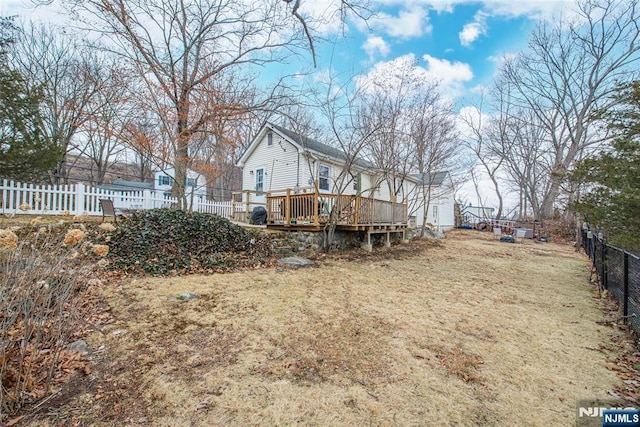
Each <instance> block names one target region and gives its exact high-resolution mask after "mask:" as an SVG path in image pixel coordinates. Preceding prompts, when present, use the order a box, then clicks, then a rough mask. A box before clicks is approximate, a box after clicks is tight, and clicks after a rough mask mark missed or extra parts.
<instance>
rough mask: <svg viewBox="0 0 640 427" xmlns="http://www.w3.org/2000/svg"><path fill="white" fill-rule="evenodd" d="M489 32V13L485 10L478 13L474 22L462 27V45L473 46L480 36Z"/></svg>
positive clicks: (460, 35)
mask: <svg viewBox="0 0 640 427" xmlns="http://www.w3.org/2000/svg"><path fill="white" fill-rule="evenodd" d="M486 34H487V15H486V14H485V13H483V12H478V13H476V16H475V18H474V20H473V22H470V23H468V24H466V25H465V26H464V27H462V31H460V34H459V35H458V37H460V44H461V45H462V46H465V47H466V46H471V44H472V43H473V42H475V41H476V40H477V39H478V37H480V36H483V35H486Z"/></svg>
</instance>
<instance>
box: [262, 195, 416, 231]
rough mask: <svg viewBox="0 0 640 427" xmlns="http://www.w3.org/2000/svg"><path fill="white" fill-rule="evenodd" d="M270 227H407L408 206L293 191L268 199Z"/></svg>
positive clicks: (353, 196) (354, 196)
mask: <svg viewBox="0 0 640 427" xmlns="http://www.w3.org/2000/svg"><path fill="white" fill-rule="evenodd" d="M267 218H268V220H267V221H268V224H272V225H284V226H292V225H315V226H319V225H321V224H326V223H327V222H329V221H330V220H331V218H333V219H334V220H335V222H336V224H338V225H344V226H364V225H383V224H384V225H407V220H408V217H407V205H406V204H404V203H395V202H389V201H385V200H378V199H374V198H370V197H363V196H356V195H338V194H328V193H317V192H311V193H299V192H298V193H295V192H294V190H292V189H287V190H282V191H272V192H270V193H269V194H268V195H267Z"/></svg>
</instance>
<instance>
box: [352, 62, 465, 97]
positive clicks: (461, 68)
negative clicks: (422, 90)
mask: <svg viewBox="0 0 640 427" xmlns="http://www.w3.org/2000/svg"><path fill="white" fill-rule="evenodd" d="M423 59H424V60H425V61H426V64H425V65H424V66H421V65H420V61H418V59H417V58H416V56H415V55H414V54H412V53H411V54H408V55H404V56H400V57H398V58H395V59H392V60H391V61H387V62H378V63H377V64H375V65H374V66H373V68H372V69H371V70H370V71H369V72H368V73H367V74H364V75H361V76H359V77H357V79H356V80H357V82H358V86H359V87H366V86H370V87H380V86H384V87H389V88H393V87H395V86H396V85H399V84H400V82H401V79H402V78H403V77H407V76H409V77H411V78H415V79H417V80H421V81H427V82H434V83H435V82H437V83H438V84H439V87H440V91H441V93H442V95H443V97H444V98H446V100H449V101H453V100H454V99H455V98H457V97H459V96H461V95H462V94H463V93H464V85H465V83H466V82H468V81H471V80H472V79H473V71H471V67H470V66H469V64H464V63H462V62H450V61H447V60H446V59H438V58H435V57H433V56H430V55H424V56H423Z"/></svg>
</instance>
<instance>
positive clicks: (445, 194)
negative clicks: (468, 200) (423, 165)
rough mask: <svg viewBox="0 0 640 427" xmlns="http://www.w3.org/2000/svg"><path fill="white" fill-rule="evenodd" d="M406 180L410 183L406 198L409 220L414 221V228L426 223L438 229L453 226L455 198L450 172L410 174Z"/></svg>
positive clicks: (447, 228) (441, 229)
mask: <svg viewBox="0 0 640 427" xmlns="http://www.w3.org/2000/svg"><path fill="white" fill-rule="evenodd" d="M407 181H409V183H411V185H412V187H410V189H409V191H408V192H409V196H408V198H407V199H408V206H409V209H408V211H409V222H410V223H411V222H412V221H415V226H416V228H420V227H422V225H423V224H425V223H426V224H430V225H431V227H432V228H434V229H437V230H439V231H447V230H450V229H452V228H453V227H454V226H455V211H454V205H455V199H454V192H453V181H452V179H451V174H450V173H449V172H448V171H440V172H435V173H433V174H425V175H412V176H410V177H408V179H407ZM425 214H426V218H425Z"/></svg>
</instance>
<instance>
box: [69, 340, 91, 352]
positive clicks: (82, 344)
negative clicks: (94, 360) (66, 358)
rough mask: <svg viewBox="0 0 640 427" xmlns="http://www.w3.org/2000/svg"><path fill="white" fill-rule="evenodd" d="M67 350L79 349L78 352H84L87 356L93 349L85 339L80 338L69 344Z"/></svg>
mask: <svg viewBox="0 0 640 427" xmlns="http://www.w3.org/2000/svg"><path fill="white" fill-rule="evenodd" d="M67 350H69V351H77V352H78V353H82V354H83V355H85V356H86V355H88V354H90V353H91V351H90V350H89V346H88V345H87V343H86V341H84V340H78V341H74V342H72V343H71V344H69V345H68V346H67Z"/></svg>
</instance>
